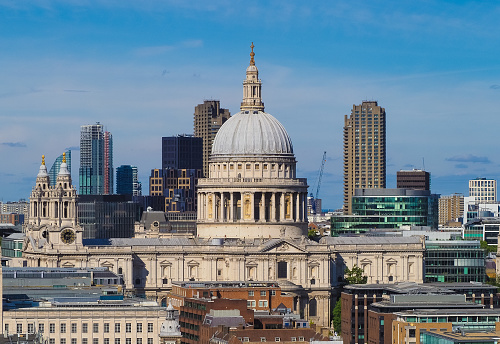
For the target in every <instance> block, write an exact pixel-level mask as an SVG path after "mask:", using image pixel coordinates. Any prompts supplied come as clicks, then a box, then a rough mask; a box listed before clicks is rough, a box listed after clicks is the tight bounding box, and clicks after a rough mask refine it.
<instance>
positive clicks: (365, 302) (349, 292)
mask: <svg viewBox="0 0 500 344" xmlns="http://www.w3.org/2000/svg"><path fill="white" fill-rule="evenodd" d="M414 294H422V295H426V296H429V295H441V296H446V295H454V294H455V295H457V294H458V295H459V296H461V297H463V296H464V295H465V303H464V302H462V301H460V302H458V301H459V300H458V301H456V302H451V304H450V305H448V306H446V307H445V308H457V306H458V307H460V308H467V307H468V308H476V307H485V308H498V307H499V300H498V295H497V288H496V287H494V286H491V285H487V284H483V283H447V284H443V283H425V284H417V283H408V282H403V283H395V284H355V285H347V286H345V287H344V291H343V292H342V294H341V307H342V323H341V328H342V336H343V338H344V343H346V344H347V343H368V342H369V341H368V335H369V333H373V334H372V336H375V337H376V338H379V339H377V341H376V342H377V343H386V344H388V343H390V342H387V341H386V340H385V339H383V340H381V339H380V335H381V333H385V336H384V337H383V338H388V337H387V333H389V332H390V331H391V328H390V326H391V325H390V321H391V320H392V318H393V317H392V315H391V314H392V313H393V312H394V311H397V310H403V309H414V308H422V307H423V308H433V306H435V305H436V304H437V303H433V304H432V305H431V304H430V303H429V302H426V303H423V304H420V306H419V304H418V303H415V302H413V303H411V302H409V303H408V304H404V303H400V304H399V306H398V305H394V302H393V305H391V304H385V306H384V304H380V303H381V302H383V301H390V300H391V296H393V295H396V296H401V295H402V296H405V295H414ZM424 299H425V297H424ZM438 299H439V298H438ZM394 300H396V301H404V300H402V299H394ZM429 300H430V297H429V298H428V299H427V301H429ZM375 303H377V305H378V307H379V308H380V311H379V313H380V314H379V315H377V316H373V317H371V319H372V320H371V321H369V310H370V309H372V306H373V305H374V304H375ZM382 306H384V308H383V309H382ZM398 307H399V309H398ZM443 307H444V306H443ZM382 325H383V326H382ZM371 331H373V332H371ZM370 343H371V342H370Z"/></svg>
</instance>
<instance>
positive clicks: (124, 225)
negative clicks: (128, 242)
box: [78, 195, 141, 239]
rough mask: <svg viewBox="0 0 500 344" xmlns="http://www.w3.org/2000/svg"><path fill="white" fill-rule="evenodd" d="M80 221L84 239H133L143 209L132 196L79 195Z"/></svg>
mask: <svg viewBox="0 0 500 344" xmlns="http://www.w3.org/2000/svg"><path fill="white" fill-rule="evenodd" d="M78 219H79V221H80V226H81V227H82V228H83V239H107V238H131V237H133V236H134V225H135V222H136V221H139V220H140V219H141V208H140V205H139V204H138V203H134V202H132V196H131V195H79V196H78Z"/></svg>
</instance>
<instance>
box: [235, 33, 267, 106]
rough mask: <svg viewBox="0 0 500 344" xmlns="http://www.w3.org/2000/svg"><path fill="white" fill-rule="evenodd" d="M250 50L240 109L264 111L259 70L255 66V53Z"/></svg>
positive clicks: (252, 46)
mask: <svg viewBox="0 0 500 344" xmlns="http://www.w3.org/2000/svg"><path fill="white" fill-rule="evenodd" d="M254 47H255V46H254V45H253V42H252V45H251V46H250V48H252V51H251V52H250V65H249V66H248V68H247V77H246V79H245V80H244V81H243V101H242V102H241V107H240V109H241V111H264V103H263V102H262V98H261V89H262V82H261V81H260V80H259V70H258V69H257V66H255V59H254V57H255V53H254V52H253V48H254Z"/></svg>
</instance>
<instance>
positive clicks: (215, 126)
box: [194, 100, 231, 177]
mask: <svg viewBox="0 0 500 344" xmlns="http://www.w3.org/2000/svg"><path fill="white" fill-rule="evenodd" d="M229 117H231V113H230V112H229V110H228V109H222V108H221V107H220V102H219V101H218V100H205V101H204V102H203V104H199V105H196V107H195V108H194V136H196V137H201V138H202V139H203V176H205V177H206V176H208V160H209V158H210V154H212V143H213V142H214V139H215V135H216V134H217V132H218V131H219V128H220V127H221V126H222V125H223V124H224V123H225V122H226V121H227V120H228V119H229Z"/></svg>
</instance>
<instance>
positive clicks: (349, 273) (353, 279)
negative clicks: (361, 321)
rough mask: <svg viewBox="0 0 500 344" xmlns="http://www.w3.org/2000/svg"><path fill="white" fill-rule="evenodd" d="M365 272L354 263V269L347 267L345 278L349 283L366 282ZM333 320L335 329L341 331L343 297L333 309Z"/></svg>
mask: <svg viewBox="0 0 500 344" xmlns="http://www.w3.org/2000/svg"><path fill="white" fill-rule="evenodd" d="M364 273H365V272H364V271H363V269H362V268H360V267H359V266H357V265H354V266H353V267H352V269H349V268H347V267H346V269H345V272H344V279H345V281H346V282H347V284H366V282H367V281H368V277H366V276H364V275H363V274H364ZM332 318H333V319H332V321H333V328H334V329H335V331H337V332H338V333H340V329H341V326H342V325H341V324H342V304H341V299H338V300H337V303H336V304H335V308H334V309H333V312H332Z"/></svg>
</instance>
